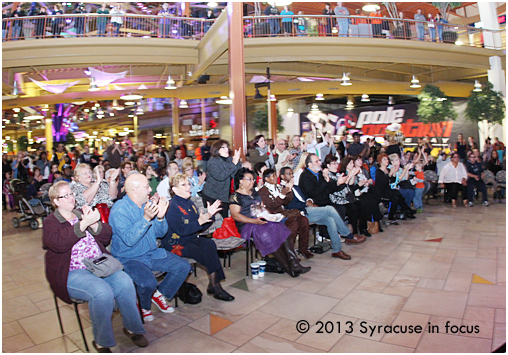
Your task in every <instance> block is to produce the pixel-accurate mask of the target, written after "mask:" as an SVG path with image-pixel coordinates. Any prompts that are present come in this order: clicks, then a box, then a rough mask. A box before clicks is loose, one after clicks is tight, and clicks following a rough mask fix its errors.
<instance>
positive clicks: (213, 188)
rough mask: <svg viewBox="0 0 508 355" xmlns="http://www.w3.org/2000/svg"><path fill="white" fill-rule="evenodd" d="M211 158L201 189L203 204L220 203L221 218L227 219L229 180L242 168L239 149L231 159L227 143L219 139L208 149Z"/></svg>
mask: <svg viewBox="0 0 508 355" xmlns="http://www.w3.org/2000/svg"><path fill="white" fill-rule="evenodd" d="M210 154H211V155H212V157H211V158H210V160H209V161H208V165H207V167H206V184H205V186H204V187H203V191H202V198H203V204H205V205H206V203H207V202H209V203H210V204H212V203H214V202H215V200H219V201H221V202H222V211H221V212H220V213H221V215H222V217H223V218H227V217H228V210H229V191H230V189H231V180H232V179H233V177H234V176H235V174H236V172H237V171H238V170H239V169H240V168H241V167H242V165H241V163H240V149H238V150H236V151H235V154H234V156H233V157H230V156H229V143H228V142H227V141H225V140H223V139H219V140H218V141H217V142H215V143H214V144H213V145H212V148H211V149H210Z"/></svg>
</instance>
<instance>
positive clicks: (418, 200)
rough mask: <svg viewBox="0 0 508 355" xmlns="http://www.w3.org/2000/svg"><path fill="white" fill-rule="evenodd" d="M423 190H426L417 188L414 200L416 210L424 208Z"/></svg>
mask: <svg viewBox="0 0 508 355" xmlns="http://www.w3.org/2000/svg"><path fill="white" fill-rule="evenodd" d="M423 190H425V188H422V189H419V188H416V189H415V197H414V198H413V204H414V205H415V208H416V209H419V208H423V202H422V198H423Z"/></svg>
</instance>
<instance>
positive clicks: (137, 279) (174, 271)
mask: <svg viewBox="0 0 508 355" xmlns="http://www.w3.org/2000/svg"><path fill="white" fill-rule="evenodd" d="M150 261H151V265H147V264H145V263H142V262H141V261H137V260H129V261H126V262H124V263H123V266H124V270H125V272H126V273H127V274H129V276H130V277H131V278H132V281H134V283H135V284H136V287H137V289H138V294H139V301H140V303H141V308H142V309H146V310H149V309H150V307H151V301H152V294H153V292H154V291H155V289H156V288H158V289H159V291H160V293H162V294H163V295H164V297H166V298H167V299H168V300H170V299H172V298H173V297H174V296H175V294H176V292H177V291H178V289H180V286H181V285H182V283H183V282H184V281H185V279H186V278H187V275H188V274H189V271H190V268H191V266H190V264H189V263H188V262H187V261H186V260H184V259H182V258H180V257H179V256H177V255H175V254H172V253H170V252H168V251H166V257H164V258H161V259H151V260H150ZM152 271H163V272H167V274H166V276H165V277H164V280H162V282H161V283H160V284H159V285H157V279H156V278H155V276H154V275H153V272H152Z"/></svg>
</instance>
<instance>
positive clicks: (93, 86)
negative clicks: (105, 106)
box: [88, 76, 100, 91]
mask: <svg viewBox="0 0 508 355" xmlns="http://www.w3.org/2000/svg"><path fill="white" fill-rule="evenodd" d="M99 90H100V88H99V87H98V86H97V84H95V78H94V77H93V76H92V79H91V80H90V87H89V88H88V91H99Z"/></svg>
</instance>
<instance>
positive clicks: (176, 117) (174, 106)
mask: <svg viewBox="0 0 508 355" xmlns="http://www.w3.org/2000/svg"><path fill="white" fill-rule="evenodd" d="M179 101H180V100H178V99H177V98H176V97H173V98H172V102H171V110H172V114H173V145H178V138H180V109H179V107H178V105H179V103H180V102H179Z"/></svg>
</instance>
